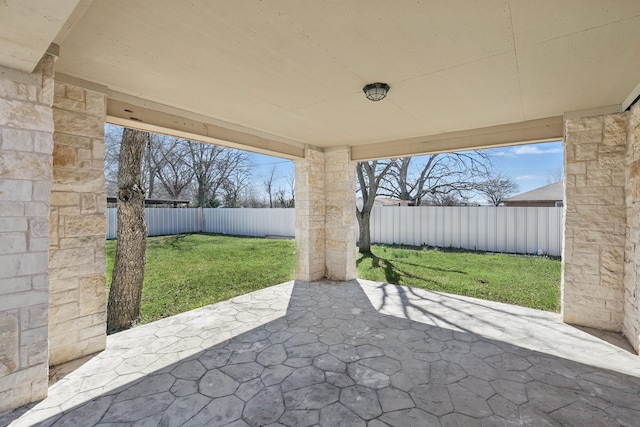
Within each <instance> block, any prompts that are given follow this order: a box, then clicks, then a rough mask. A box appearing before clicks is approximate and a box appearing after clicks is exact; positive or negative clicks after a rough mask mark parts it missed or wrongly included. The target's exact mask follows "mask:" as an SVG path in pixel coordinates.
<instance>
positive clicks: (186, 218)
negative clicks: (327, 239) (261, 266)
mask: <svg viewBox="0 0 640 427" xmlns="http://www.w3.org/2000/svg"><path fill="white" fill-rule="evenodd" d="M144 214H145V219H146V222H147V234H148V235H149V236H160V235H168V234H180V233H198V232H206V233H220V234H230V235H236V236H261V237H262V236H281V237H293V236H294V235H295V210H294V209H213V208H211V209H172V208H147V209H145V210H144ZM116 235H117V209H116V208H109V209H107V239H115V238H116Z"/></svg>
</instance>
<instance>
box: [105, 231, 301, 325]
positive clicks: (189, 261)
mask: <svg viewBox="0 0 640 427" xmlns="http://www.w3.org/2000/svg"><path fill="white" fill-rule="evenodd" d="M294 246H295V245H294V242H293V241H291V240H279V239H257V238H243V237H229V236H215V235H205V234H179V235H175V236H158V237H149V238H148V240H147V265H146V267H145V274H144V285H143V288H142V307H141V311H142V319H141V323H148V322H152V321H154V320H158V319H161V318H163V317H168V316H173V315H174V314H178V313H182V312H185V311H188V310H192V309H194V308H198V307H202V306H205V305H208V304H213V303H215V302H218V301H223V300H227V299H229V298H233V297H235V296H238V295H242V294H246V293H249V292H253V291H257V290H258V289H262V288H266V287H269V286H273V285H277V284H278V283H282V282H286V281H288V280H292V279H293V271H294V261H295V259H294V252H293V251H294ZM115 253H116V241H115V240H108V241H107V283H108V284H111V272H112V270H113V262H114V259H115Z"/></svg>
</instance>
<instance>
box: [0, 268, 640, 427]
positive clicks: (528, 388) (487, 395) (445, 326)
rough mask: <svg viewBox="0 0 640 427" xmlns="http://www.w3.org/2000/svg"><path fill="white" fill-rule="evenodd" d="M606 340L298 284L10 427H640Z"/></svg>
mask: <svg viewBox="0 0 640 427" xmlns="http://www.w3.org/2000/svg"><path fill="white" fill-rule="evenodd" d="M603 337H604V338H607V337H610V338H614V339H615V337H616V336H615V334H604V335H602V336H601V337H597V336H594V335H593V334H589V333H587V332H585V331H584V330H581V329H578V328H575V327H572V326H570V325H566V324H563V323H561V322H560V317H559V315H557V314H553V313H547V312H542V311H538V310H531V309H526V308H521V307H515V306H510V305H506V304H499V303H493V302H487V301H482V300H476V299H473V298H466V297H459V296H455V295H447V294H441V293H435V292H428V291H423V290H418V289H412V288H406V287H400V286H395V285H389V284H382V283H374V282H368V281H364V280H359V281H353V282H348V283H328V282H323V283H301V282H288V283H284V284H281V285H278V286H275V287H272V288H268V289H264V290H261V291H258V292H254V293H252V294H248V295H244V296H241V297H238V298H234V299H232V300H230V301H226V302H222V303H218V304H214V305H210V306H207V307H203V308H200V309H197V310H193V311H190V312H187V313H183V314H180V315H177V316H173V317H171V318H167V319H163V320H160V321H157V322H154V323H151V324H147V325H143V326H140V327H137V328H134V329H131V330H128V331H125V332H121V333H118V334H115V335H112V336H110V337H108V343H107V349H106V350H105V351H103V352H102V353H100V354H99V355H97V356H95V357H93V358H91V359H90V360H88V361H86V363H84V364H83V365H82V366H80V367H78V368H77V369H76V370H74V371H73V372H71V373H69V374H68V375H66V376H65V377H64V378H62V379H60V380H59V381H57V382H56V383H55V384H53V385H52V386H51V388H50V391H49V397H47V398H46V399H45V400H43V401H41V402H39V403H37V404H35V405H31V406H29V407H25V408H21V409H18V410H16V411H13V412H11V413H6V414H4V415H0V425H11V426H32V425H37V426H103V427H107V426H130V425H131V426H247V425H248V426H314V425H320V426H331V427H333V426H370V427H381V426H438V425H442V426H475V425H478V426H480V425H482V426H521V425H527V426H528V425H535V426H545V425H548V426H558V425H572V426H584V425H588V426H618V425H627V426H633V425H636V426H637V425H640V358H639V357H638V356H636V355H634V354H632V353H630V352H629V351H628V350H625V349H622V348H620V346H617V345H614V344H612V343H610V342H608V341H607V340H604V339H602V338H603ZM609 341H611V340H609Z"/></svg>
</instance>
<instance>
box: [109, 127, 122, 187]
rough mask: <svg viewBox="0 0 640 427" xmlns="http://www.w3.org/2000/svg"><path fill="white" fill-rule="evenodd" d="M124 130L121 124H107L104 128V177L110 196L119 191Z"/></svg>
mask: <svg viewBox="0 0 640 427" xmlns="http://www.w3.org/2000/svg"><path fill="white" fill-rule="evenodd" d="M122 132H123V128H122V127H120V126H113V125H106V126H105V128H104V147H105V157H104V178H105V182H106V187H107V196H109V197H115V196H116V195H117V193H118V163H119V158H120V142H121V140H122Z"/></svg>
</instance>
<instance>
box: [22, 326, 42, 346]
mask: <svg viewBox="0 0 640 427" xmlns="http://www.w3.org/2000/svg"><path fill="white" fill-rule="evenodd" d="M48 333H49V327H48V326H47V325H45V326H41V327H39V328H33V329H28V330H26V331H22V334H21V336H20V345H21V346H27V345H29V344H33V343H36V342H43V341H44V342H46V341H47V335H48Z"/></svg>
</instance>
